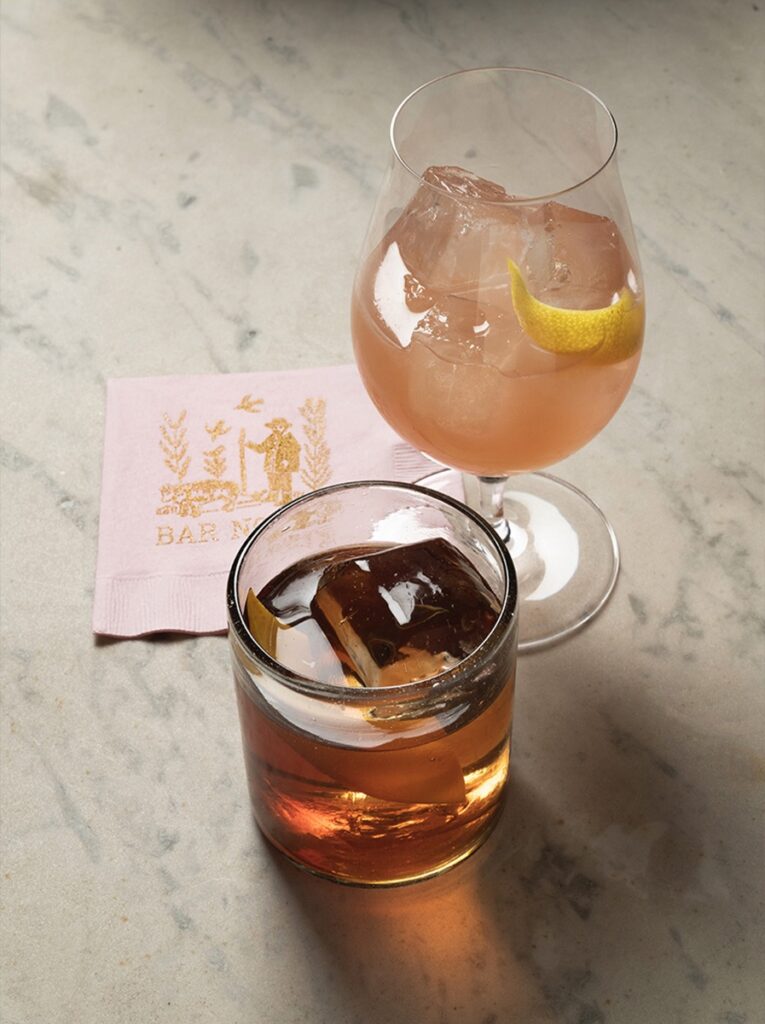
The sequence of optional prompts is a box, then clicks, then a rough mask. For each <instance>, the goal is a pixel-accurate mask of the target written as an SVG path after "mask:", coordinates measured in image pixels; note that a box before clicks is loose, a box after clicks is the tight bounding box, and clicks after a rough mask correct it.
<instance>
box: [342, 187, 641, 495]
mask: <svg viewBox="0 0 765 1024" xmlns="http://www.w3.org/2000/svg"><path fill="white" fill-rule="evenodd" d="M466 175H467V172H464V171H461V170H460V169H459V168H444V167H441V168H438V167H434V168H430V169H429V170H428V171H427V172H426V174H425V178H426V179H427V180H428V181H431V182H435V183H437V184H438V185H439V186H440V187H441V188H443V189H445V190H446V191H447V192H451V193H453V194H454V195H455V196H459V195H460V193H461V192H464V191H465V190H466V189H467V190H468V194H470V195H472V196H473V200H472V201H471V203H470V204H469V205H463V204H460V203H459V202H456V201H452V202H450V201H449V200H448V199H446V200H445V199H444V197H443V195H439V193H438V192H437V191H434V190H433V189H432V188H430V187H428V186H423V187H422V188H420V189H419V190H418V192H417V193H416V194H415V196H414V197H413V199H412V200H411V202H410V203H409V204H408V206H407V207H406V208H405V209H404V210H403V211H402V212H401V213H400V215H399V217H398V219H397V220H396V221H395V223H394V224H393V225H392V226H391V227H390V229H389V230H388V232H387V233H386V235H385V237H384V238H383V239H382V241H381V242H380V244H379V245H378V246H377V247H376V248H375V249H373V250H372V252H371V253H370V254H369V256H368V258H367V259H366V260H365V262H364V264H363V266H362V267H361V268H360V270H359V273H358V276H357V279H356V284H355V288H354V293H353V300H352V307H351V329H352V335H353V344H354V350H355V355H356V362H357V364H358V367H359V370H360V372H361V375H362V378H363V380H364V385H365V387H366V389H367V391H368V393H369V395H370V397H371V398H372V400H373V402H374V403H375V405H376V406H377V408H378V409H379V410H380V412H381V413H382V415H383V416H384V417H385V419H386V420H387V421H388V422H389V423H390V425H391V426H392V427H393V428H394V430H395V431H396V432H397V433H398V434H399V435H400V436H401V437H403V438H405V439H406V440H407V441H409V442H410V443H411V444H412V445H414V447H416V448H418V449H420V450H421V451H423V452H425V453H426V454H427V455H430V456H432V457H433V458H434V459H437V460H438V461H440V462H442V463H444V464H445V465H447V466H451V467H454V468H456V469H460V470H463V471H465V472H469V473H475V474H479V475H481V474H483V475H491V476H505V475H507V474H509V473H512V472H521V471H526V470H537V469H542V468H543V467H545V466H549V465H551V464H553V463H555V462H559V461H560V460H561V459H564V458H566V457H567V456H568V455H571V454H572V453H573V452H574V451H576V450H577V449H578V448H581V447H582V446H583V445H585V444H586V443H587V442H588V441H590V440H591V439H592V438H593V437H595V435H596V434H598V433H599V432H600V431H601V430H602V429H603V428H604V427H605V425H606V424H607V423H608V421H609V420H610V419H611V417H612V416H613V415H614V413H615V412H616V410H617V409H618V408H619V406H620V405H621V404H622V402H623V401H624V399H625V397H626V395H627V392H628V390H629V388H630V385H631V383H632V380H633V378H634V376H635V372H636V370H637V366H638V362H639V359H640V351H639V350H638V351H636V352H633V353H632V354H631V355H629V356H628V357H627V358H624V359H621V360H619V359H617V360H610V359H606V358H604V357H603V355H602V353H601V352H599V351H598V350H597V349H596V350H595V351H593V352H590V353H581V354H565V353H556V352H550V351H547V350H545V349H544V348H541V347H539V346H538V345H536V344H535V343H534V342H533V340H532V339H531V338H530V337H529V336H528V335H527V334H526V333H525V331H524V330H523V328H522V327H521V325H520V323H519V321H518V318H517V316H516V313H515V310H514V308H513V303H512V299H511V295H510V288H509V278H508V270H507V260H508V257H510V258H512V259H513V260H515V261H516V263H517V264H518V266H519V267H520V268H521V271H522V273H523V276H524V279H525V280H526V281H527V283H528V285H529V288H530V290H531V292H532V293H533V295H534V296H535V297H536V298H537V299H539V300H540V301H542V302H545V303H547V304H549V305H553V306H559V307H563V308H567V309H598V308H601V307H606V306H609V305H610V304H611V303H612V302H613V300H614V296H615V295H616V294H618V293H619V291H620V290H621V289H622V288H627V289H628V290H630V291H631V292H632V294H633V299H634V301H635V302H636V304H637V305H638V306H639V307H640V308H641V310H642V296H641V295H639V294H637V292H635V291H634V288H635V287H636V275H635V272H634V270H633V264H634V261H633V259H632V257H631V255H630V253H629V251H628V249H627V246H626V244H625V242H624V240H623V238H622V236H621V234H620V232H619V229H618V227H617V226H616V224H615V223H614V222H613V221H612V220H610V219H609V218H608V217H604V216H598V215H595V214H591V213H587V212H586V211H583V210H578V209H574V208H572V207H569V206H566V205H564V204H561V203H557V202H547V203H542V204H538V205H536V206H531V207H529V208H526V207H513V206H502V205H497V204H496V203H494V202H487V203H486V204H483V203H481V201H480V199H481V197H482V195H483V194H484V193H485V194H486V198H487V199H488V200H495V199H496V198H497V196H496V195H495V193H496V192H497V190H498V189H499V186H496V185H493V184H492V183H490V182H486V181H483V180H482V179H475V178H471V177H470V176H469V175H467V177H466ZM499 192H500V193H501V194H502V195H505V193H504V190H502V189H499Z"/></svg>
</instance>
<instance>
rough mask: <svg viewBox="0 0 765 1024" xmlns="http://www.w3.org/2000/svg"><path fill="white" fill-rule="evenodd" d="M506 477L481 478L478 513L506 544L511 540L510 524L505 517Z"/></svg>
mask: <svg viewBox="0 0 765 1024" xmlns="http://www.w3.org/2000/svg"><path fill="white" fill-rule="evenodd" d="M507 480H508V478H507V477H506V476H479V477H478V487H479V491H478V494H479V497H478V511H479V512H480V513H481V515H482V516H483V517H484V519H486V520H487V521H488V522H489V523H491V525H492V526H493V527H494V529H495V530H496V532H497V535H498V536H499V539H500V540H501V541H504V542H505V543H506V542H507V541H508V540H509V539H510V523H509V522H508V521H507V518H506V516H505V501H504V495H505V485H506V484H507Z"/></svg>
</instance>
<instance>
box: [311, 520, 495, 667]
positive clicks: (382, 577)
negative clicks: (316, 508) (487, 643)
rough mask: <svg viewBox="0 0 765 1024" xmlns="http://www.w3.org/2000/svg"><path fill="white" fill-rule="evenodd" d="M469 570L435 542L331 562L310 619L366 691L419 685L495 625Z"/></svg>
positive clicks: (487, 593) (491, 601)
mask: <svg viewBox="0 0 765 1024" xmlns="http://www.w3.org/2000/svg"><path fill="white" fill-rule="evenodd" d="M497 612H498V602H497V599H496V597H495V595H494V593H493V592H492V591H491V589H490V588H489V586H488V585H487V583H486V582H485V581H484V580H483V579H482V577H481V576H480V574H479V573H478V571H477V570H476V568H475V567H474V566H473V565H472V563H471V562H470V561H469V560H468V559H467V558H466V557H465V556H464V555H462V554H461V553H460V552H459V551H458V550H457V549H456V548H454V547H453V546H452V545H451V544H449V543H448V542H447V541H445V540H443V539H442V538H435V539H433V540H427V541H421V542H419V543H417V544H409V545H402V546H398V547H392V548H386V549H384V550H382V551H379V552H375V553H372V554H369V555H365V556H364V557H362V558H354V559H352V560H349V561H344V562H337V563H335V564H334V565H331V566H330V567H329V568H328V569H326V570H325V572H324V574H323V576H322V578H321V580H320V581H319V586H318V588H317V590H316V595H315V597H314V599H313V601H312V603H311V613H312V614H313V616H314V617H315V619H316V620H317V621H318V622H319V624H320V625H321V627H322V629H324V631H325V633H326V635H327V636H328V637H329V638H330V640H331V642H332V644H333V646H334V647H335V650H336V651H337V653H338V655H339V656H340V657H341V658H342V659H343V661H345V663H346V665H347V666H348V667H349V668H350V669H351V670H352V671H353V672H354V673H355V674H356V675H357V676H358V677H359V679H360V680H361V681H362V682H363V683H364V684H365V685H366V686H395V685H398V684H400V683H408V682H414V681H415V680H418V679H427V678H429V677H431V676H434V675H438V674H439V673H440V672H443V671H444V670H446V669H448V668H451V667H453V666H454V665H457V664H458V663H459V662H460V661H462V660H463V659H464V658H465V657H466V656H467V655H468V654H470V653H471V652H472V651H473V650H475V648H476V647H477V646H478V644H480V642H481V641H482V640H483V639H484V637H485V636H486V635H487V634H488V633H489V631H490V630H491V627H492V626H493V624H494V622H495V621H496V618H497Z"/></svg>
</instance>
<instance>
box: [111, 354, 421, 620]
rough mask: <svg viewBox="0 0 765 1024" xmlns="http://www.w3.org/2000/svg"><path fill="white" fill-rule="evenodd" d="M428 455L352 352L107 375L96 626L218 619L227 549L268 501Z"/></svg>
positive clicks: (222, 615) (408, 465) (391, 469)
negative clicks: (312, 361) (376, 402)
mask: <svg viewBox="0 0 765 1024" xmlns="http://www.w3.org/2000/svg"><path fill="white" fill-rule="evenodd" d="M429 467H430V468H434V465H433V463H430V462H429V460H427V459H425V458H424V457H423V456H421V455H420V454H419V453H418V452H415V451H414V449H412V448H410V447H409V446H408V445H406V444H404V443H403V442H401V441H400V440H399V438H398V437H397V436H396V435H395V434H394V433H393V431H392V430H391V429H390V428H389V427H388V426H387V424H386V423H385V422H384V421H383V420H382V419H381V417H380V415H379V414H378V413H377V411H376V410H375V409H374V407H373V406H372V404H371V402H370V400H369V399H368V398H367V395H366V393H365V391H364V388H363V386H362V384H361V381H360V380H359V377H358V374H357V372H356V369H355V367H353V366H341V367H328V368H322V369H313V370H285V371H275V372H262V373H242V374H226V375H221V376H199V377H154V378H150V377H145V378H123V379H120V380H110V381H109V382H108V385H107V400H106V431H105V439H104V458H103V476H102V493H101V517H100V524H99V535H98V564H97V571H96V589H95V600H94V609H93V631H94V632H95V633H102V634H107V635H110V636H140V635H141V634H144V633H153V632H158V631H165V630H172V631H179V632H186V633H215V632H219V631H222V630H225V628H226V601H225V586H226V577H227V575H228V570H229V567H230V565H231V562H232V560H233V558H234V555H235V554H236V552H237V550H238V548H239V547H240V545H241V544H242V541H243V540H244V538H245V537H246V536H247V534H248V533H249V532H250V531H251V530H252V529H253V527H254V526H255V525H256V524H257V523H259V522H260V521H261V520H262V519H263V518H264V517H265V516H267V515H268V514H269V513H270V512H272V511H273V510H274V509H275V508H276V507H278V506H279V505H282V504H284V503H285V502H287V501H290V500H291V499H292V498H294V497H297V496H298V495H300V494H303V493H305V492H306V491H311V490H315V489H316V488H317V487H323V486H324V485H325V484H331V483H340V482H343V481H348V480H360V479H387V480H406V481H411V480H414V479H417V478H418V477H421V476H423V475H424V474H425V473H426V472H428V468H429Z"/></svg>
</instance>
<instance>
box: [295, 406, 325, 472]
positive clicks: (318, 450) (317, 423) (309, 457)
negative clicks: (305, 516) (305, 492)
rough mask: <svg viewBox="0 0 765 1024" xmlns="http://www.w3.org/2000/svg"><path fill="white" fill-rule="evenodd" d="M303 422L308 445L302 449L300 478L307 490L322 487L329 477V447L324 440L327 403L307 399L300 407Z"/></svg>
mask: <svg viewBox="0 0 765 1024" xmlns="http://www.w3.org/2000/svg"><path fill="white" fill-rule="evenodd" d="M300 415H301V416H302V417H303V420H304V423H305V425H304V428H303V429H304V433H305V436H306V439H307V441H308V444H306V445H305V446H304V448H303V468H302V469H301V471H300V476H301V478H302V480H303V483H304V484H305V485H306V487H308V488H309V490H312V491H315V490H316V488H317V487H323V486H324V484H326V483H328V481H329V477H330V472H331V469H330V464H329V455H330V451H329V445H328V444H327V442H326V440H325V433H326V429H327V403H326V402H325V401H324V399H323V398H307V399H306V401H305V404H304V405H301V406H300Z"/></svg>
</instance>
